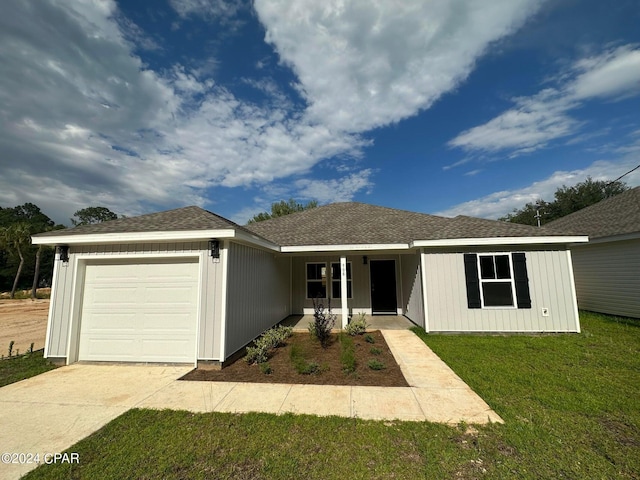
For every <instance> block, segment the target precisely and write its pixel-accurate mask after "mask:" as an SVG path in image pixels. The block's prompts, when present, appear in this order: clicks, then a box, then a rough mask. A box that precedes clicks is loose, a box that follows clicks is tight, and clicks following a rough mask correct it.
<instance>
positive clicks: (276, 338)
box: [245, 325, 293, 364]
mask: <svg viewBox="0 0 640 480" xmlns="http://www.w3.org/2000/svg"><path fill="white" fill-rule="evenodd" d="M292 333H293V328H292V327H285V326H283V325H278V326H277V327H273V328H270V329H269V330H267V331H266V332H264V333H263V334H262V335H261V336H260V337H259V338H257V339H256V340H255V341H254V342H253V347H247V356H246V357H245V360H246V361H247V363H248V364H253V363H264V362H266V361H267V360H268V359H269V352H270V351H271V350H272V349H274V348H278V347H280V346H282V345H284V343H285V340H286V339H287V338H289V337H290V336H291V335H292Z"/></svg>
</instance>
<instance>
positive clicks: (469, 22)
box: [0, 0, 539, 221]
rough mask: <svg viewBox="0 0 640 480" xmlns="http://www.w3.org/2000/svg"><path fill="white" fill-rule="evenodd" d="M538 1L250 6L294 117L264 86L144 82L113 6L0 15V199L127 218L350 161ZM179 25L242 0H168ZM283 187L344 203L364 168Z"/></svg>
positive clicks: (146, 72)
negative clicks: (289, 75)
mask: <svg viewBox="0 0 640 480" xmlns="http://www.w3.org/2000/svg"><path fill="white" fill-rule="evenodd" d="M538 4H539V2H538V1H537V0H517V1H516V0H503V1H501V2H498V1H495V2H490V4H482V5H481V4H479V3H478V2H475V1H472V0H467V1H466V2H461V3H459V4H455V5H454V4H452V3H451V2H449V1H448V0H447V1H445V0H439V1H432V2H423V1H415V2H402V3H400V4H391V3H388V2H385V1H378V2H373V3H371V4H370V5H367V6H366V7H365V6H364V4H361V3H357V2H347V3H342V2H338V1H334V2H331V3H328V2H306V3H305V2H300V3H294V4H292V5H291V4H289V3H287V2H282V1H273V2H271V1H269V2H264V1H258V2H256V9H257V12H258V15H259V17H260V21H261V22H262V23H263V25H264V26H265V29H266V32H267V39H268V41H269V42H271V43H272V45H273V46H274V47H275V49H276V50H277V52H278V53H279V55H280V56H281V59H282V61H283V62H284V63H286V64H287V65H290V66H291V68H292V69H293V71H294V73H295V74H296V75H298V83H297V88H298V89H299V91H300V92H301V93H302V94H303V95H304V97H305V99H306V100H307V102H308V107H307V108H306V109H305V110H299V109H295V108H294V107H293V106H292V105H293V103H292V102H288V101H287V98H286V97H284V96H283V94H282V92H278V91H277V90H275V89H273V85H271V84H270V83H269V80H268V79H263V80H260V79H256V80H255V83H253V85H254V86H256V87H257V88H261V89H262V90H263V91H264V92H265V93H267V94H268V95H270V96H271V98H272V99H273V101H272V102H266V104H264V105H262V104H261V105H256V104H254V103H250V102H247V101H244V100H242V99H241V98H238V97H236V96H235V95H234V94H233V93H232V92H231V91H230V90H228V89H226V88H224V87H223V86H222V85H219V84H218V83H216V82H215V80H214V79H212V78H211V76H210V75H211V74H212V72H214V71H215V70H216V67H217V62H216V60H215V59H203V61H202V65H204V66H203V67H201V68H197V69H190V68H187V67H185V66H183V65H180V64H176V65H173V66H172V67H171V68H169V69H167V70H166V71H162V72H159V71H153V70H151V69H150V67H149V66H147V65H146V64H144V63H143V62H142V61H141V59H140V58H139V57H138V56H136V54H134V53H133V52H135V51H136V50H137V49H145V48H147V49H148V48H152V49H153V48H157V44H154V43H153V41H152V40H150V38H149V37H148V36H147V35H145V32H143V31H142V30H141V29H140V28H139V27H138V26H137V25H135V24H134V23H132V22H129V21H127V20H126V19H123V18H122V16H121V14H120V12H119V11H118V9H117V5H116V3H115V2H114V1H112V0H103V1H99V2H48V1H45V0H24V1H21V2H9V3H7V4H6V5H4V6H3V7H4V10H3V15H2V16H1V17H0V105H1V107H0V122H1V125H0V127H1V128H0V145H2V147H1V152H0V153H1V155H0V167H1V168H2V172H3V173H2V176H1V177H0V201H2V202H5V204H6V202H8V203H9V204H11V203H15V202H14V200H15V199H16V198H23V199H25V198H26V199H28V201H34V202H36V203H37V202H38V201H40V202H42V204H41V206H42V208H43V209H44V210H45V211H47V212H48V213H49V212H50V214H51V215H52V216H54V217H55V218H56V219H58V220H59V221H64V220H66V218H68V217H69V216H70V214H71V213H73V211H75V210H76V209H77V208H80V207H84V206H87V205H92V204H95V203H96V202H100V203H102V204H104V205H105V206H108V207H110V208H111V209H113V210H114V211H118V212H119V213H125V214H130V215H131V214H135V213H137V212H138V211H139V209H140V208H141V205H147V208H148V206H149V205H153V206H154V208H159V207H162V206H174V205H175V204H176V202H180V203H192V204H198V205H206V204H207V202H208V199H207V198H206V197H205V195H206V192H205V189H207V188H210V187H216V186H218V187H219V186H225V187H238V186H242V187H251V186H264V185H267V184H269V182H272V181H274V180H281V179H285V178H288V177H291V176H294V175H295V176H298V177H299V176H300V175H306V174H308V173H309V172H310V171H311V169H312V168H313V167H314V166H316V165H317V164H318V163H319V162H320V161H322V160H324V159H328V158H332V157H336V156H339V157H344V158H350V157H353V158H358V157H360V156H361V155H362V149H363V148H364V147H365V146H367V145H369V144H370V142H369V141H368V140H367V139H365V138H363V137H362V136H360V135H361V133H364V132H366V131H368V130H369V129H371V128H374V127H378V126H381V125H388V124H390V123H393V122H397V121H399V120H401V119H403V118H406V117H408V116H411V115H415V114H416V113H417V112H419V111H420V110H421V109H424V108H428V107H429V106H430V105H431V104H432V103H433V102H434V101H435V100H436V99H437V98H439V97H440V96H441V95H443V94H444V93H445V92H447V91H449V90H451V89H452V88H455V86H456V85H458V84H459V83H460V82H461V81H463V80H464V79H465V77H466V76H467V75H468V74H469V72H470V71H471V69H472V68H473V66H474V62H475V61H476V60H477V59H478V57H479V56H480V55H482V54H483V53H484V52H485V51H486V49H487V48H488V46H489V44H490V43H491V42H494V41H496V40H498V39H499V38H501V37H503V36H504V35H507V34H509V33H510V32H512V31H514V30H515V29H516V28H518V27H519V26H520V25H521V24H522V23H523V22H524V21H525V20H526V18H527V17H528V16H530V15H531V14H532V12H534V11H535V9H536V7H537V5H538ZM172 6H173V8H174V9H175V10H176V12H177V13H178V14H179V15H180V16H181V18H187V17H189V16H191V15H200V16H203V17H204V18H206V19H210V20H212V19H213V20H216V21H222V20H221V19H226V20H229V19H230V18H232V17H234V16H236V15H237V14H238V12H239V9H240V8H245V7H246V6H247V4H245V3H243V2H239V3H236V2H225V1H208V2H207V1H204V0H172ZM340 173H342V174H343V176H342V178H337V179H333V180H322V181H312V180H309V179H301V180H297V181H296V183H295V188H296V189H297V190H296V193H298V192H300V193H302V192H307V194H308V195H312V194H313V195H316V198H318V199H319V200H320V201H330V200H345V199H350V198H352V196H353V193H354V192H357V191H362V190H367V189H370V188H371V185H372V183H371V180H370V175H371V171H370V170H369V169H364V170H361V171H359V172H355V173H354V172H340Z"/></svg>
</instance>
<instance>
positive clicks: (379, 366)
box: [367, 358, 387, 370]
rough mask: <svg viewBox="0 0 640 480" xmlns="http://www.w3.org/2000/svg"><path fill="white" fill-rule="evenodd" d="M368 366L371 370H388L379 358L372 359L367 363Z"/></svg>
mask: <svg viewBox="0 0 640 480" xmlns="http://www.w3.org/2000/svg"><path fill="white" fill-rule="evenodd" d="M367 365H368V366H369V368H370V369H371V370H384V369H385V368H387V367H386V366H385V364H384V363H382V362H381V361H380V360H378V359H377V358H372V359H371V360H369V362H367Z"/></svg>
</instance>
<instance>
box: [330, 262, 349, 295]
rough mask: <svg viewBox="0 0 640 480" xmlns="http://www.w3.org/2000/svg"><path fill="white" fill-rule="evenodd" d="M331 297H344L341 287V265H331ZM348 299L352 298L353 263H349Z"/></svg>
mask: <svg viewBox="0 0 640 480" xmlns="http://www.w3.org/2000/svg"><path fill="white" fill-rule="evenodd" d="M331 297H332V298H340V297H342V291H341V287H340V264H339V263H332V264H331ZM347 298H352V296H351V262H347Z"/></svg>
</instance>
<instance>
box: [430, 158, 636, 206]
mask: <svg viewBox="0 0 640 480" xmlns="http://www.w3.org/2000/svg"><path fill="white" fill-rule="evenodd" d="M635 165H637V157H635V158H632V156H628V157H625V158H623V159H621V160H616V161H607V160H600V161H597V162H594V163H592V164H591V165H589V166H587V167H586V168H582V169H577V170H572V171H561V170H559V171H556V172H554V173H553V174H551V175H550V176H549V177H547V178H545V179H543V180H539V181H537V182H534V183H532V184H531V185H527V186H526V187H523V188H519V189H515V190H503V191H499V192H494V193H492V194H490V195H486V196H484V197H481V198H478V199H475V200H471V201H468V202H464V203H461V204H459V205H455V206H453V207H451V208H448V209H446V210H443V211H441V212H438V213H436V215H443V216H446V217H454V216H456V215H469V216H473V217H481V218H492V219H496V218H499V217H502V216H504V215H506V214H507V213H510V212H512V211H513V210H514V209H518V208H522V207H524V206H525V204H527V203H529V202H535V201H537V200H538V199H540V198H542V199H544V200H547V201H551V200H553V198H554V194H555V192H556V190H557V189H558V188H560V187H562V186H563V185H567V186H569V185H575V184H576V183H579V182H583V181H585V180H586V179H587V177H591V178H593V179H594V180H615V179H616V178H617V177H619V176H620V175H622V174H624V173H626V172H628V171H629V170H631V169H632V168H633V167H634V166H635ZM623 181H625V182H626V183H627V184H628V185H629V186H637V185H640V170H636V171H635V172H633V173H631V174H629V175H628V176H626V177H625V178H624V179H623Z"/></svg>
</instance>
